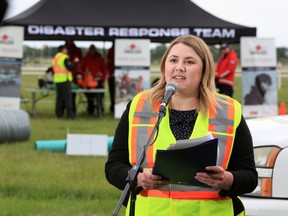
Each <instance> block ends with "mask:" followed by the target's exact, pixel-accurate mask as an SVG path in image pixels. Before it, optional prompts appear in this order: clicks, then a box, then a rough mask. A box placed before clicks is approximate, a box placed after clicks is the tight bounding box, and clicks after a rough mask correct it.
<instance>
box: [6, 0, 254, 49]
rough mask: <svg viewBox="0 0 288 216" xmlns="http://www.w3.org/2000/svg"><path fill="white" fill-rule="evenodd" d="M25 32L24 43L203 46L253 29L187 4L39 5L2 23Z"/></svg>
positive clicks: (59, 1) (99, 0)
mask: <svg viewBox="0 0 288 216" xmlns="http://www.w3.org/2000/svg"><path fill="white" fill-rule="evenodd" d="M3 24H4V25H20V26H24V27H25V35H24V39H25V40H64V39H67V38H73V39H74V40H101V41H112V40H114V39H116V38H148V39H150V40H151V41H152V42H169V41H171V39H173V38H175V37H177V36H179V35H185V34H194V35H197V36H199V37H201V38H203V39H204V40H205V41H206V42H207V43H210V44H216V43H221V42H224V41H225V42H228V43H238V42H239V41H240V37H242V36H256V28H250V27H247V26H242V25H237V24H234V23H231V22H227V21H225V20H222V19H219V18H217V17H215V16H213V15H211V14H210V13H208V12H206V11H204V10H203V9H201V8H200V7H198V6H197V5H196V4H194V3H193V2H191V1H190V0H85V1H79V0H41V1H39V2H38V3H37V4H35V5H34V6H33V7H31V8H30V9H28V10H26V11H24V12H23V13H21V14H19V15H17V16H15V17H12V18H10V19H7V20H4V21H3Z"/></svg>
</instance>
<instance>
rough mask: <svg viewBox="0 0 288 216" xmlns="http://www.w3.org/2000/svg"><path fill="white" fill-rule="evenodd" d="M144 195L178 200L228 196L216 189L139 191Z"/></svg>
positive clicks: (221, 198)
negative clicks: (221, 194)
mask: <svg viewBox="0 0 288 216" xmlns="http://www.w3.org/2000/svg"><path fill="white" fill-rule="evenodd" d="M140 194H141V195H142V196H145V197H159V198H172V199H178V200H199V199H201V200H211V199H214V200H227V199H230V198H229V197H220V196H219V195H218V191H201V192H200V191H199V192H198V191H160V190H142V191H141V192H140Z"/></svg>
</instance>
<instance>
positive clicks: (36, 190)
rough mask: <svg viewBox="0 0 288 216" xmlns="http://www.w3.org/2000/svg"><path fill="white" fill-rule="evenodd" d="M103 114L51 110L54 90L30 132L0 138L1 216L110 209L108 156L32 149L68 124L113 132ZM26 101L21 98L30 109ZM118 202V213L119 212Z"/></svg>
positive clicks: (287, 82)
mask: <svg viewBox="0 0 288 216" xmlns="http://www.w3.org/2000/svg"><path fill="white" fill-rule="evenodd" d="M35 87H37V76H28V75H26V76H23V77H22V96H23V97H24V98H27V99H29V98H30V93H29V92H25V90H24V89H25V88H35ZM287 92H288V78H284V79H283V80H282V88H281V89H280V90H279V101H281V102H282V101H283V102H285V103H286V106H287V105H288V103H287V102H288V98H287ZM234 96H235V98H236V99H237V100H239V101H241V79H240V78H237V79H236V86H235V93H234ZM108 101H109V99H108V93H107V94H106V103H105V105H106V107H105V110H106V113H105V115H104V118H101V119H100V118H98V117H96V116H95V117H94V116H93V117H88V116H87V115H86V113H85V106H84V105H83V104H81V106H80V107H79V110H78V114H77V118H76V120H75V121H68V120H58V119H56V118H55V116H54V103H55V98H54V96H51V97H47V98H45V99H44V100H43V101H40V102H39V103H38V104H37V113H36V115H35V116H31V117H30V121H31V135H30V138H29V140H27V141H23V142H13V143H3V144H0V215H1V216H59V215H61V216H107V215H112V213H113V210H114V208H115V207H116V205H117V202H118V199H119V198H120V195H121V191H119V190H118V189H116V188H114V187H113V186H111V185H110V184H109V183H108V182H107V181H106V178H105V176H104V165H105V162H106V160H107V157H99V156H98V157H96V156H67V155H66V154H65V153H64V152H52V151H43V150H41V151H40V150H36V149H35V141H37V140H55V139H66V135H67V130H69V132H70V133H80V134H107V135H109V136H113V135H114V131H115V128H116V126H117V124H118V119H114V118H113V116H111V115H110V114H109V113H108V112H107V110H109V109H108V107H109V102H108ZM29 105H30V104H21V107H22V109H24V110H26V111H29ZM124 211H125V208H124V207H122V208H121V211H120V214H119V215H120V216H121V215H124Z"/></svg>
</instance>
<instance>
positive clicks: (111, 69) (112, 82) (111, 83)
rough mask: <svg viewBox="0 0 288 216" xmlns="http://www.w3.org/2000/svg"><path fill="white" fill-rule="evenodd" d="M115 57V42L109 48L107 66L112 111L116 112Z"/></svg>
mask: <svg viewBox="0 0 288 216" xmlns="http://www.w3.org/2000/svg"><path fill="white" fill-rule="evenodd" d="M114 58H115V50H114V43H113V44H112V47H111V48H110V49H109V50H108V52H107V56H106V68H107V76H108V87H109V94H110V112H111V113H114V106H115V75H114V70H115V65H114Z"/></svg>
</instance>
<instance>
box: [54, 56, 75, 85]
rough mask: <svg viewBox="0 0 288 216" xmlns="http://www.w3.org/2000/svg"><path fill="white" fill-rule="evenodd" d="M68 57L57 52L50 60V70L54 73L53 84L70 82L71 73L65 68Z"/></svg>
mask: <svg viewBox="0 0 288 216" xmlns="http://www.w3.org/2000/svg"><path fill="white" fill-rule="evenodd" d="M66 58H68V55H66V54H64V53H61V52H58V53H57V54H56V55H55V57H54V58H53V60H52V68H53V72H54V76H53V82H54V83H63V82H66V81H70V82H71V81H72V73H71V71H69V70H68V69H67V68H66V67H65V63H64V62H65V59H66Z"/></svg>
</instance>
